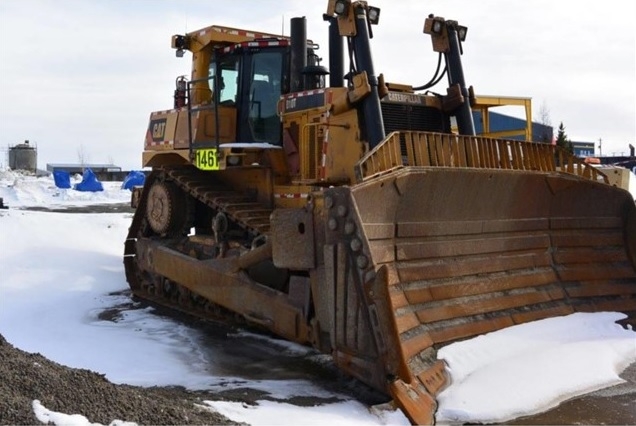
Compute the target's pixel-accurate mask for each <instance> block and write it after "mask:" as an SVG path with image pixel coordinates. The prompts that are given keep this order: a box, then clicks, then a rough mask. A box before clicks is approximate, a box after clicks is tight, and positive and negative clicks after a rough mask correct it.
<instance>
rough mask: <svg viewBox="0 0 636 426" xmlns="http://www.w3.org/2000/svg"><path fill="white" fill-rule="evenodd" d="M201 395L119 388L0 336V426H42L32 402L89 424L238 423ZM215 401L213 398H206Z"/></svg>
mask: <svg viewBox="0 0 636 426" xmlns="http://www.w3.org/2000/svg"><path fill="white" fill-rule="evenodd" d="M202 399H203V398H201V395H199V394H197V393H194V392H189V391H187V390H185V389H183V388H178V387H169V388H142V387H136V386H129V385H115V384H113V383H111V382H109V381H108V380H106V378H105V377H104V376H103V375H100V374H97V373H95V372H92V371H89V370H84V369H75V368H69V367H65V366H63V365H60V364H58V363H55V362H52V361H50V360H48V359H46V358H45V357H43V356H42V355H40V354H31V353H28V352H24V351H21V350H19V349H17V348H15V347H13V345H11V344H10V343H8V342H7V341H6V340H5V339H4V337H3V336H2V335H0V424H2V425H9V424H11V425H33V424H39V423H40V422H39V421H38V419H37V417H36V416H35V414H34V412H33V401H34V400H39V401H40V402H41V404H42V405H43V406H44V407H46V408H47V409H49V410H51V411H56V412H61V413H65V414H81V415H83V416H85V417H86V418H87V419H88V420H89V421H90V422H97V423H101V424H103V425H108V424H110V423H111V422H113V421H114V420H122V421H127V422H135V423H137V424H140V425H142V424H143V425H147V424H155V425H168V424H170V425H172V424H180V425H184V424H192V425H194V424H215V425H231V424H237V423H236V422H233V421H231V420H229V419H227V418H225V417H223V416H222V415H220V414H218V413H214V412H211V411H209V410H206V409H203V408H200V407H198V406H197V405H196V404H201V403H202ZM205 399H210V398H205Z"/></svg>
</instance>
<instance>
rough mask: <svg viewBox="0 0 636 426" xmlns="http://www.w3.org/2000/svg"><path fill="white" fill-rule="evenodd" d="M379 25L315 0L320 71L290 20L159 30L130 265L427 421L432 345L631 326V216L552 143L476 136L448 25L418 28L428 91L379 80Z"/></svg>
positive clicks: (150, 280)
mask: <svg viewBox="0 0 636 426" xmlns="http://www.w3.org/2000/svg"><path fill="white" fill-rule="evenodd" d="M379 16H380V10H379V9H378V8H375V7H372V6H370V5H369V4H368V3H367V2H365V1H351V0H328V4H327V12H326V13H325V14H324V15H323V19H324V21H325V23H326V24H325V26H326V29H327V31H328V34H329V70H327V69H326V68H325V67H324V66H322V65H320V61H321V59H320V57H319V56H318V54H317V50H318V47H319V46H317V45H316V44H315V43H314V42H312V41H311V40H310V39H308V38H307V24H306V19H305V18H304V17H302V18H292V19H291V27H290V35H289V36H283V35H276V34H267V33H258V32H254V31H251V30H241V29H236V28H229V27H224V26H217V25H213V26H209V27H207V28H203V29H201V30H198V31H193V32H190V33H187V34H185V35H175V36H173V37H172V48H174V49H176V53H177V56H179V57H180V56H183V55H184V53H185V52H186V51H189V52H191V54H192V74H191V76H190V78H187V77H185V76H182V77H178V78H177V79H176V89H175V92H174V100H173V101H174V102H173V108H171V109H168V110H163V111H156V112H152V113H151V114H150V122H149V125H148V130H147V133H146V137H145V146H144V151H143V155H142V161H143V166H144V167H150V168H151V172H150V173H149V175H148V176H147V178H146V180H145V183H144V185H143V187H138V188H135V190H134V191H133V193H132V200H131V203H132V205H133V207H135V214H134V216H133V219H132V223H131V225H130V228H129V233H128V236H127V239H126V241H125V253H124V265H125V273H126V278H127V281H128V283H129V285H130V287H131V289H132V292H133V293H134V295H136V296H138V297H141V298H143V299H146V300H149V301H152V302H155V303H159V304H162V305H166V306H169V307H172V308H174V309H178V310H182V311H185V312H189V313H192V314H195V315H199V316H201V317H204V318H214V319H224V320H230V321H237V322H239V323H244V324H249V325H252V326H255V327H258V328H261V329H263V330H267V331H268V332H271V333H274V334H275V335H278V336H280V337H282V338H285V339H288V340H291V341H294V342H298V343H301V344H305V345H310V346H312V347H314V348H316V349H317V350H319V351H321V352H324V353H327V354H330V355H331V356H332V358H333V362H334V363H335V365H336V366H337V367H338V368H339V369H341V370H342V371H343V372H344V373H346V374H348V375H350V376H353V377H355V378H357V379H358V380H360V381H361V382H363V383H366V384H367V385H369V386H371V387H373V388H375V389H378V390H379V391H381V392H384V393H385V394H386V395H387V397H388V399H391V400H393V402H394V403H395V405H396V406H397V407H399V408H400V409H401V410H402V411H403V412H404V414H405V415H406V416H407V417H408V419H409V420H410V421H411V422H413V423H414V424H432V423H434V420H435V410H436V395H437V394H438V393H439V392H440V391H441V390H442V389H443V388H444V387H445V386H446V385H447V384H448V382H449V376H448V373H447V371H446V370H445V366H444V363H443V361H440V360H438V359H437V357H436V353H437V350H438V349H439V348H440V347H442V346H444V345H447V344H449V343H452V342H455V341H458V340H462V339H467V338H471V337H474V336H478V335H480V334H482V333H487V332H490V331H494V330H498V329H501V328H505V327H509V326H512V325H514V324H519V323H524V322H527V321H533V320H538V319H542V318H547V317H553V316H559V315H566V314H569V313H573V312H577V311H603V310H611V311H620V312H625V313H626V314H627V315H626V316H627V319H626V322H631V323H634V318H635V317H636V315H635V314H636V207H635V204H634V200H633V198H632V197H631V196H630V194H629V193H628V192H627V191H625V190H623V189H620V188H617V187H615V186H612V185H610V184H608V182H607V177H606V176H605V175H604V174H603V173H602V172H601V171H599V170H596V169H594V168H593V167H591V166H589V165H587V164H585V163H584V162H583V161H582V160H580V159H578V158H577V157H574V156H572V155H569V154H568V153H567V152H565V151H564V150H561V149H560V148H559V147H557V146H553V145H549V144H542V143H534V142H530V141H524V140H515V139H500V138H494V137H489V136H478V135H476V134H475V123H474V121H473V120H474V118H473V114H472V109H471V104H474V99H475V95H474V93H473V90H472V87H467V86H466V83H465V78H464V72H463V69H462V63H461V53H462V46H463V44H462V43H464V41H465V37H466V27H464V26H461V25H459V23H458V22H457V21H453V20H446V19H444V18H442V17H438V16H434V15H429V16H428V17H426V18H425V20H424V33H425V34H426V35H427V36H430V38H431V40H432V46H433V51H434V52H436V53H437V55H438V56H439V58H440V60H439V65H438V69H437V71H436V73H435V75H434V77H433V78H432V79H431V81H430V82H429V83H427V84H425V85H422V86H416V87H414V86H412V85H409V84H404V83H392V82H389V81H388V80H385V77H384V76H383V75H382V74H376V71H375V69H374V62H373V59H372V55H371V40H372V35H373V33H372V29H373V26H374V25H376V24H378V23H379ZM423 38H424V37H423ZM425 38H428V37H425ZM345 58H347V59H345ZM442 64H444V68H443V70H442V71H440V70H441V68H442V66H441V65H442ZM347 65H348V67H346V66H347ZM345 68H347V69H345ZM443 76H447V79H448V88H446V91H445V93H441V94H440V93H434V92H432V91H430V90H429V88H431V87H432V86H433V85H434V84H436V83H438V82H439V81H441V79H442V77H443ZM327 78H328V79H329V83H328V84H327Z"/></svg>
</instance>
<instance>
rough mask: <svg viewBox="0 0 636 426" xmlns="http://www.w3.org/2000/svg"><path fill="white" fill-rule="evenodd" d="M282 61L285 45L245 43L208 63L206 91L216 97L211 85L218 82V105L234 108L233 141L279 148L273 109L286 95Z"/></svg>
mask: <svg viewBox="0 0 636 426" xmlns="http://www.w3.org/2000/svg"><path fill="white" fill-rule="evenodd" d="M254 44H256V45H257V46H252V45H254ZM286 57H287V47H286V43H282V42H281V41H275V42H245V43H240V44H238V45H236V46H234V47H232V48H231V49H226V50H225V51H223V53H221V54H219V55H217V56H216V60H215V61H213V62H211V63H210V69H209V84H210V90H211V91H212V93H217V92H215V90H214V82H218V83H219V87H218V94H217V96H218V103H219V105H220V106H226V107H235V108H236V111H237V120H236V121H237V123H236V125H237V128H236V140H237V141H239V142H261V143H270V144H273V145H281V143H282V142H281V127H280V126H281V124H280V119H279V118H278V113H277V105H278V99H279V98H280V96H281V94H283V93H285V92H287V91H288V90H286V88H285V86H286V81H285V78H284V76H285V75H287V74H288V68H287V66H286V64H285V58H286Z"/></svg>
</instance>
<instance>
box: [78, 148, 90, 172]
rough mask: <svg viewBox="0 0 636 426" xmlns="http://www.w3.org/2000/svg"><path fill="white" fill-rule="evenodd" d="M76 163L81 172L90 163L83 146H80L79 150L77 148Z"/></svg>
mask: <svg viewBox="0 0 636 426" xmlns="http://www.w3.org/2000/svg"><path fill="white" fill-rule="evenodd" d="M77 161H78V162H79V163H80V165H81V166H82V171H83V170H84V169H85V168H86V165H87V164H88V163H89V162H90V158H89V155H88V153H87V152H86V148H85V147H84V144H80V146H79V148H77Z"/></svg>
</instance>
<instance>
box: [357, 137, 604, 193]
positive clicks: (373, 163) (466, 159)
mask: <svg viewBox="0 0 636 426" xmlns="http://www.w3.org/2000/svg"><path fill="white" fill-rule="evenodd" d="M355 167H356V176H357V178H358V181H365V180H368V179H371V178H372V177H374V176H376V175H378V174H382V173H386V172H388V171H391V170H394V169H396V168H401V167H452V168H478V169H501V170H534V171H541V172H564V173H568V174H572V175H576V176H579V177H582V178H585V179H590V180H600V181H603V182H605V183H609V180H608V178H607V176H606V175H605V174H604V173H603V172H601V171H599V170H598V169H596V168H594V167H592V166H590V165H588V164H586V163H585V162H584V161H583V159H580V158H578V157H576V156H574V155H572V154H569V153H568V152H567V151H565V150H563V149H562V148H560V147H558V146H555V145H548V144H543V143H535V142H526V141H518V140H511V139H495V138H488V137H482V136H462V135H456V134H449V133H432V132H411V131H404V132H392V133H391V134H389V136H388V137H387V138H386V139H385V140H384V141H382V142H381V143H380V144H379V145H378V146H376V147H375V148H374V149H373V150H371V151H370V152H368V153H367V154H366V155H365V156H364V157H362V158H361V159H360V161H358V163H357V164H356V166H355Z"/></svg>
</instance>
